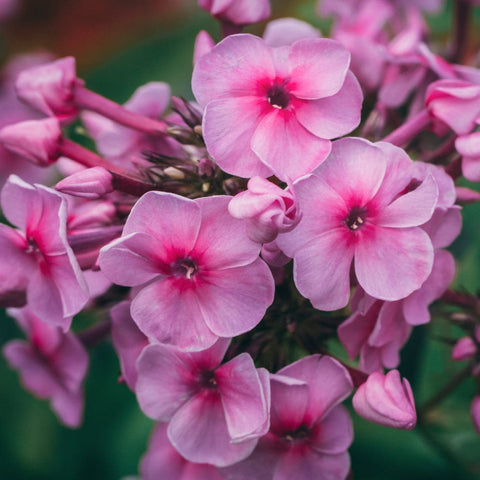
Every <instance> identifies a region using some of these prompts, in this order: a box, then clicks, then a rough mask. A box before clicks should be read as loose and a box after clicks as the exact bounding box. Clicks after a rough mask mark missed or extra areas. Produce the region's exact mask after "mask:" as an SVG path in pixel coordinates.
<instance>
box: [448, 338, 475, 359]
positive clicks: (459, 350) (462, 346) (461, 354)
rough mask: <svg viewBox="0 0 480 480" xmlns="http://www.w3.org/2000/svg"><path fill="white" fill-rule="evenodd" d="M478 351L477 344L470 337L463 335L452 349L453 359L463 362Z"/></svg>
mask: <svg viewBox="0 0 480 480" xmlns="http://www.w3.org/2000/svg"><path fill="white" fill-rule="evenodd" d="M476 352H477V346H476V345H475V342H474V341H473V340H472V339H471V338H470V337H463V338H461V339H460V340H458V341H457V343H456V344H455V345H454V347H453V350H452V359H453V360H455V361H457V362H461V361H463V360H469V359H470V358H472V357H473V356H474V355H475V353H476Z"/></svg>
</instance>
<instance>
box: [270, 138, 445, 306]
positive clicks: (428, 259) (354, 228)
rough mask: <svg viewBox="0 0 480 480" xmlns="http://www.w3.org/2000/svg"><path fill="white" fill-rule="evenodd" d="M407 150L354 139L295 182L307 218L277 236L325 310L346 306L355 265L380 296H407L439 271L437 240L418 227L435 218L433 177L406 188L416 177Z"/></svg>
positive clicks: (300, 280) (302, 284)
mask: <svg viewBox="0 0 480 480" xmlns="http://www.w3.org/2000/svg"><path fill="white" fill-rule="evenodd" d="M412 164H413V162H411V160H410V159H409V158H408V156H407V155H406V153H405V152H404V151H403V150H401V149H400V148H398V147H395V146H393V145H391V144H388V143H383V142H381V143H377V144H372V143H370V142H368V141H365V140H362V139H358V138H346V139H342V140H338V141H337V142H335V143H334V144H333V149H332V153H331V154H330V156H329V158H328V159H327V160H326V162H325V163H323V164H322V165H321V166H320V167H318V169H316V170H315V172H314V173H313V174H311V175H309V176H307V177H305V178H302V179H300V180H299V181H297V182H296V183H295V184H294V189H295V195H296V198H297V201H298V208H300V210H301V212H302V219H301V220H300V223H299V224H298V225H297V227H296V228H295V229H294V230H292V231H291V232H289V233H284V234H281V235H279V236H278V238H277V240H276V242H277V244H278V246H279V247H280V248H281V250H282V251H284V252H285V254H286V255H288V256H290V257H293V258H294V280H295V284H296V285H297V288H298V289H299V291H300V293H301V294H302V295H304V296H305V297H307V298H308V299H310V300H311V302H312V304H313V306H314V307H316V308H319V309H321V310H335V309H338V308H342V307H344V306H345V305H346V304H347V303H348V299H349V296H350V267H351V264H352V261H353V262H354V271H355V275H356V278H357V280H358V283H359V284H360V286H361V287H362V288H363V289H364V290H365V291H366V292H367V293H368V294H369V295H371V296H372V297H375V298H378V299H382V300H399V299H401V298H404V297H406V296H408V295H409V294H411V293H412V292H413V291H414V290H417V289H418V288H420V286H421V285H422V284H423V282H424V281H425V280H426V279H427V277H428V275H429V274H430V272H431V269H432V264H433V246H432V242H431V240H430V239H429V237H428V235H427V234H426V233H425V232H424V231H423V230H421V229H420V228H418V226H419V225H422V224H423V223H425V222H426V221H427V220H429V219H430V217H431V216H432V213H433V210H434V207H435V205H436V202H437V197H438V189H437V185H436V183H435V181H434V179H433V177H432V176H429V177H427V179H426V180H425V181H424V182H422V183H421V184H420V185H419V186H418V187H417V188H416V189H415V190H413V191H410V192H408V193H405V194H404V190H405V188H406V187H408V185H409V182H410V180H411V179H412V173H413V172H412Z"/></svg>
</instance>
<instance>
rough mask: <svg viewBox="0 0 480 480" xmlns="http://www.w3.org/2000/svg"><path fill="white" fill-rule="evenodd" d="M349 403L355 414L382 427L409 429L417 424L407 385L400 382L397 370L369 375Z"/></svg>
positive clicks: (410, 392) (408, 384)
mask: <svg viewBox="0 0 480 480" xmlns="http://www.w3.org/2000/svg"><path fill="white" fill-rule="evenodd" d="M352 403H353V408H354V409H355V411H356V412H357V413H358V415H360V416H361V417H363V418H365V419H367V420H369V421H370V422H373V423H378V424H379V425H383V426H385V427H392V428H399V429H402V430H411V429H412V428H414V427H415V424H416V423H417V413H416V412H415V402H414V399H413V393H412V389H411V387H410V383H409V382H408V380H407V379H406V378H404V379H403V380H401V378H400V374H399V373H398V370H391V371H390V372H388V373H387V374H386V375H383V374H381V373H379V372H373V373H372V374H370V375H369V377H368V379H367V381H366V382H365V383H363V384H362V385H360V387H358V390H357V391H356V393H355V395H354V396H353V399H352Z"/></svg>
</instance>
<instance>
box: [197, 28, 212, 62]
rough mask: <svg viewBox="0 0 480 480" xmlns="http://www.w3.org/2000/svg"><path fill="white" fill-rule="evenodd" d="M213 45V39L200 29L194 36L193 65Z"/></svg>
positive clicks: (209, 50)
mask: <svg viewBox="0 0 480 480" xmlns="http://www.w3.org/2000/svg"><path fill="white" fill-rule="evenodd" d="M214 46H215V41H214V40H213V38H212V37H211V36H210V34H209V33H208V32H206V31H205V30H201V31H200V32H199V33H198V35H197V36H196V37H195V46H194V48H193V64H194V65H195V64H196V63H197V62H198V60H199V59H200V57H203V56H204V55H205V54H206V53H209V52H211V50H212V48H213V47H214Z"/></svg>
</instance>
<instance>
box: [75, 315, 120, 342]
mask: <svg viewBox="0 0 480 480" xmlns="http://www.w3.org/2000/svg"><path fill="white" fill-rule="evenodd" d="M111 326H112V322H111V321H110V320H102V321H101V322H100V323H98V324H97V325H94V326H93V327H90V328H87V329H85V330H83V331H81V332H80V333H78V334H77V337H78V339H79V340H80V341H81V342H82V343H83V345H84V346H85V347H86V348H92V347H94V346H95V345H97V344H98V343H100V342H101V341H102V340H104V339H105V338H107V337H108V336H109V335H110V328H111Z"/></svg>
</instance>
